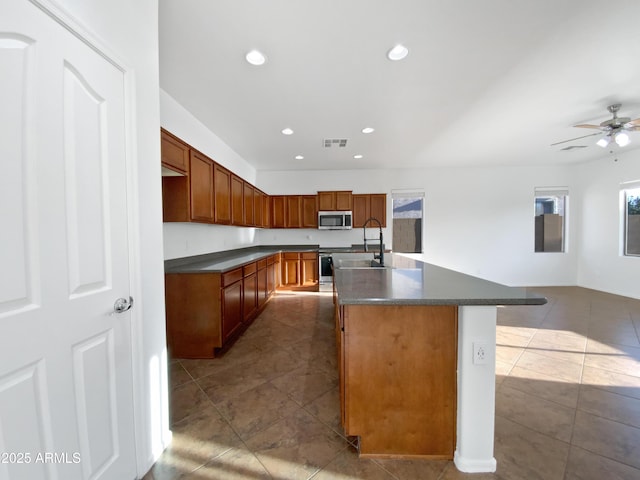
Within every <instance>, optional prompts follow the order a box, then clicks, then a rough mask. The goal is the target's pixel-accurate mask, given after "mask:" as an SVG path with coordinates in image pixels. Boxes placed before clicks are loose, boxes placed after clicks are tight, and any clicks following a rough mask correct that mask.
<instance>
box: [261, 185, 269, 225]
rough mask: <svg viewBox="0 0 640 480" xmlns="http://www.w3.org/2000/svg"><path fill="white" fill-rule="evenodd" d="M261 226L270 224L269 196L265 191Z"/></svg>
mask: <svg viewBox="0 0 640 480" xmlns="http://www.w3.org/2000/svg"><path fill="white" fill-rule="evenodd" d="M262 226H263V227H264V228H269V227H270V226H271V197H269V195H267V194H266V193H265V194H264V200H263V202H262Z"/></svg>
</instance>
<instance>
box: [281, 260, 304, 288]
mask: <svg viewBox="0 0 640 480" xmlns="http://www.w3.org/2000/svg"><path fill="white" fill-rule="evenodd" d="M281 263H282V278H281V280H280V281H281V283H282V286H283V287H295V286H298V285H300V254H298V253H292V252H286V253H283V254H282V262H281Z"/></svg>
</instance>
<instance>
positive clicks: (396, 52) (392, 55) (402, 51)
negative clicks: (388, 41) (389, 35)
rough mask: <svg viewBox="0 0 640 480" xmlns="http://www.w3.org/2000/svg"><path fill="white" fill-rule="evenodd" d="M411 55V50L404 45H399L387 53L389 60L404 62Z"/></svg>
mask: <svg viewBox="0 0 640 480" xmlns="http://www.w3.org/2000/svg"><path fill="white" fill-rule="evenodd" d="M407 55H409V49H408V48H407V47H405V46H404V45H401V44H398V45H396V46H395V47H393V48H392V49H391V50H389V51H388V52H387V58H388V59H389V60H394V61H395V60H402V59H403V58H404V57H406V56H407Z"/></svg>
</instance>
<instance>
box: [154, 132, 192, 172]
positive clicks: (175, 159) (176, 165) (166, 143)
mask: <svg viewBox="0 0 640 480" xmlns="http://www.w3.org/2000/svg"><path fill="white" fill-rule="evenodd" d="M160 138H161V140H160V157H161V159H162V166H164V167H168V168H169V169H171V170H174V171H178V172H180V173H184V174H186V173H187V172H188V170H189V146H188V145H187V144H185V143H184V142H181V141H180V140H179V139H177V138H176V137H174V136H173V135H171V134H170V133H169V132H167V131H166V130H164V129H160Z"/></svg>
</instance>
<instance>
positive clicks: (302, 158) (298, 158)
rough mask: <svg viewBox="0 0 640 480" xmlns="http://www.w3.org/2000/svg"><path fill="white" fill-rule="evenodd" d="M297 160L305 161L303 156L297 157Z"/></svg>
mask: <svg viewBox="0 0 640 480" xmlns="http://www.w3.org/2000/svg"><path fill="white" fill-rule="evenodd" d="M295 158H296V160H304V156H303V155H296V157H295Z"/></svg>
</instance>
